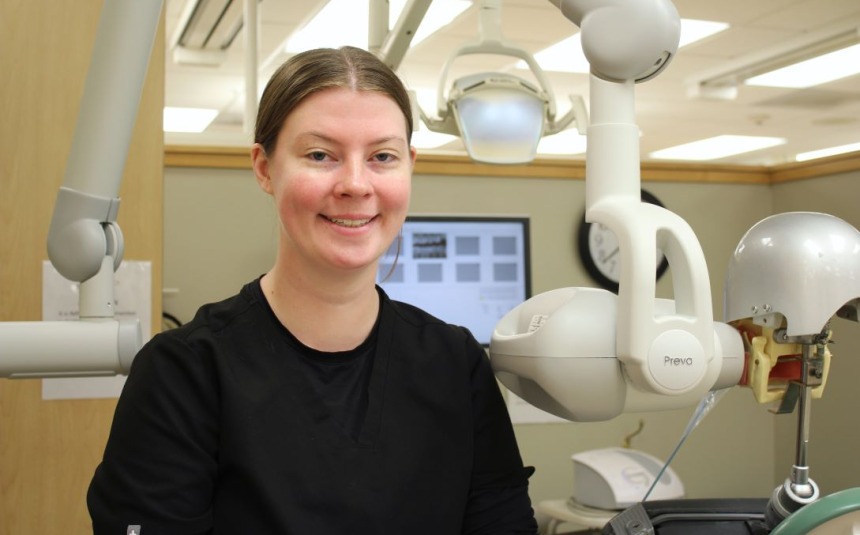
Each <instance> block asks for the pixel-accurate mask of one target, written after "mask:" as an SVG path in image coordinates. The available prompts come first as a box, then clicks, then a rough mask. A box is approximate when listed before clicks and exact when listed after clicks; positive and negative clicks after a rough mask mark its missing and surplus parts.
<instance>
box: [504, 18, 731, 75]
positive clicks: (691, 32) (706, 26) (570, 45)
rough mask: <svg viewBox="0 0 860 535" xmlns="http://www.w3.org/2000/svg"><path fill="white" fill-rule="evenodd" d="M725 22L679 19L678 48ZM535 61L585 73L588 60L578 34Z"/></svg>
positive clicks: (721, 27) (521, 65) (549, 68)
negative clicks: (679, 34) (679, 37)
mask: <svg viewBox="0 0 860 535" xmlns="http://www.w3.org/2000/svg"><path fill="white" fill-rule="evenodd" d="M728 27H729V25H728V24H727V23H725V22H713V21H709V20H695V19H681V40H680V42H679V44H678V47H679V48H680V47H682V46H686V45H689V44H691V43H695V42H696V41H699V40H701V39H704V38H705V37H709V36H711V35H714V34H715V33H718V32H721V31H723V30H725V29H726V28H728ZM534 57H535V60H536V61H537V62H538V64H539V65H540V66H541V68H542V69H543V70H545V71H555V72H575V73H587V72H588V71H589V65H588V60H586V59H585V53H584V52H583V51H582V38H581V37H580V34H579V32H577V33H575V34H573V35H571V36H570V37H568V38H566V39H563V40H562V41H559V42H558V43H556V44H554V45H552V46H550V47H549V48H545V49H544V50H541V51H540V52H538V53H537V54H535V56H534ZM516 68H518V69H528V65H526V62H525V61H522V60H520V61H519V62H517V65H516Z"/></svg>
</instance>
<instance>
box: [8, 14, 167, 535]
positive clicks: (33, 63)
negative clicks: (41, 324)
mask: <svg viewBox="0 0 860 535" xmlns="http://www.w3.org/2000/svg"><path fill="white" fill-rule="evenodd" d="M101 5H102V3H101V2H99V1H86V2H79V1H76V0H0V66H2V70H3V76H2V77H0V118H2V119H0V321H36V320H39V319H41V262H42V261H43V260H44V259H46V258H47V253H46V239H47V233H48V226H49V224H50V219H51V213H52V211H53V206H54V200H55V197H56V195H57V189H58V188H59V186H60V185H61V183H62V179H63V173H64V170H65V163H66V158H67V156H68V154H69V150H70V147H71V142H72V136H73V133H74V128H75V122H76V120H77V114H78V108H79V105H80V100H81V96H82V94H83V86H84V80H85V78H86V73H87V69H88V67H89V63H90V55H91V53H92V47H93V44H94V40H95V33H96V28H97V26H98V20H99V15H100V11H101ZM163 32H164V29H163V24H162V27H161V29H160V31H159V36H158V37H157V38H156V43H155V49H154V51H153V54H152V59H151V61H150V66H149V73H148V76H147V81H146V86H145V88H144V93H143V97H142V102H141V107H140V110H139V115H138V121H137V125H136V127H135V132H134V136H133V139H132V147H131V150H130V151H129V158H128V162H127V166H126V172H125V176H124V180H123V186H122V190H121V196H122V203H121V206H120V211H119V224H120V226H121V228H122V230H123V233H124V235H125V244H126V251H125V258H126V259H128V260H148V261H151V262H152V263H153V269H152V274H153V280H152V288H153V294H152V305H153V306H152V311H153V323H152V324H153V326H158V325H160V317H161V266H162V215H163V203H162V188H163V161H164V160H163V150H164V149H163V134H162V131H161V123H162V119H161V114H162V112H161V109H162V107H163V103H164V45H163V43H164V37H163ZM117 76H122V73H117ZM0 358H2V348H0ZM115 404H116V401H115V400H80V401H42V399H41V381H39V380H32V379H30V380H10V379H0V535H22V534H23V535H30V534H33V535H35V534H38V535H53V534H57V535H59V534H61V533H62V534H67V533H75V534H80V533H89V532H91V530H92V528H91V524H90V520H89V515H88V513H87V510H86V503H85V496H86V489H87V486H88V485H89V481H90V478H91V477H92V473H93V470H94V469H95V466H96V465H97V463H98V461H99V459H100V458H101V454H102V451H103V449H104V444H105V440H106V438H107V432H108V429H109V427H110V423H111V419H112V417H113V411H114V407H115Z"/></svg>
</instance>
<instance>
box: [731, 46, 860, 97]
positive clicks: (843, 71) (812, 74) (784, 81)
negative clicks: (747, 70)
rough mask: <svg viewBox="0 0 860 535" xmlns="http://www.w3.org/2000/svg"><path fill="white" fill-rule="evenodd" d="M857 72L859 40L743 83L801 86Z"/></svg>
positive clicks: (836, 78)
mask: <svg viewBox="0 0 860 535" xmlns="http://www.w3.org/2000/svg"><path fill="white" fill-rule="evenodd" d="M858 72H860V44H856V45H853V46H849V47H847V48H842V49H840V50H835V51H833V52H830V53H828V54H824V55H821V56H817V57H814V58H812V59H808V60H805V61H801V62H800V63H795V64H793V65H789V66H787V67H782V68H781V69H776V70H774V71H770V72H766V73H764V74H760V75H758V76H753V77H752V78H748V79H747V80H745V81H744V83H745V84H747V85H763V86H771V87H788V88H802V87H812V86H814V85H819V84H824V83H827V82H832V81H833V80H838V79H840V78H845V77H847V76H851V75H852V74H857V73H858Z"/></svg>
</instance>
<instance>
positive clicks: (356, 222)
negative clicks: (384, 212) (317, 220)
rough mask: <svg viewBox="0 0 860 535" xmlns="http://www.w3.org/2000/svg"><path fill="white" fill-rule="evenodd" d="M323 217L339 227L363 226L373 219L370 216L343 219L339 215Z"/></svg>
mask: <svg viewBox="0 0 860 535" xmlns="http://www.w3.org/2000/svg"><path fill="white" fill-rule="evenodd" d="M323 217H324V218H325V219H327V220H328V221H331V222H332V223H334V224H335V225H338V226H340V227H348V228H358V227H363V226H364V225H366V224H368V223H370V222H371V221H372V220H373V218H372V217H368V218H362V219H344V218H339V217H328V216H323Z"/></svg>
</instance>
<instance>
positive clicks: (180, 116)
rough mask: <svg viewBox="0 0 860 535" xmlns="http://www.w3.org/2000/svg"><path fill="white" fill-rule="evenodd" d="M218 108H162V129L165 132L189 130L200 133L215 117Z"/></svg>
mask: <svg viewBox="0 0 860 535" xmlns="http://www.w3.org/2000/svg"><path fill="white" fill-rule="evenodd" d="M217 116H218V110H212V109H208V108H173V107H166V108H164V131H165V132H191V133H195V134H197V133H200V132H202V131H204V130H206V127H208V126H209V125H210V124H211V123H212V121H214V120H215V117H217Z"/></svg>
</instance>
